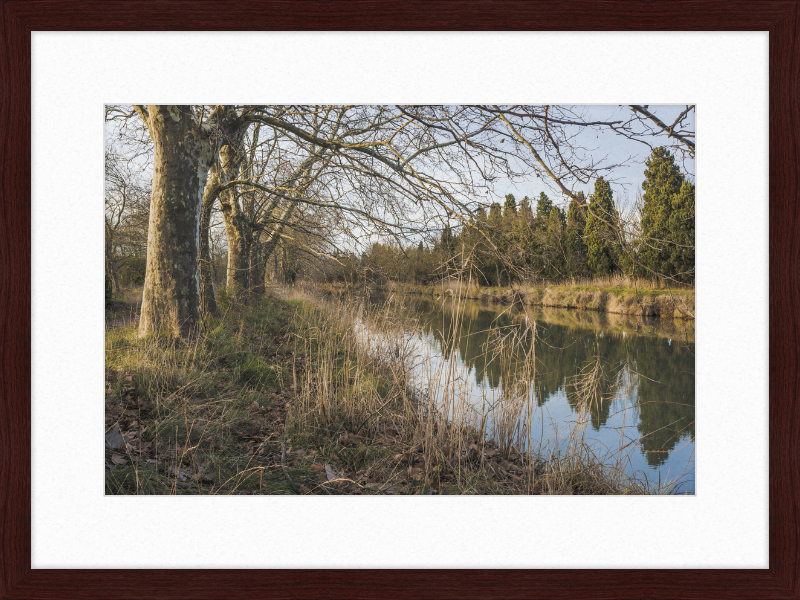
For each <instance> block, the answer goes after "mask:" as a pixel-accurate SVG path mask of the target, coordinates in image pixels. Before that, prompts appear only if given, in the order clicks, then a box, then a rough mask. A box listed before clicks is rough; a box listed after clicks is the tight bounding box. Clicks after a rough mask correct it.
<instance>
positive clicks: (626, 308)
mask: <svg viewBox="0 0 800 600" xmlns="http://www.w3.org/2000/svg"><path fill="white" fill-rule="evenodd" d="M383 287H384V288H386V289H389V290H392V291H396V292H399V293H405V294H421V295H426V296H432V297H436V298H438V297H441V296H444V295H458V294H460V295H461V297H462V298H466V299H468V300H479V301H481V302H486V303H489V304H516V303H519V304H522V305H524V306H540V307H546V308H576V309H581V310H591V311H597V312H604V313H611V314H622V315H636V316H645V317H670V318H675V319H694V313H695V307H694V289H669V288H664V287H659V285H658V284H656V283H654V282H652V281H648V280H631V279H629V278H612V279H606V280H586V281H580V280H579V281H573V282H569V283H564V284H559V285H546V286H545V285H542V286H535V285H526V284H521V285H517V286H513V287H481V286H478V285H474V284H472V285H468V284H466V283H464V282H457V281H453V282H445V283H442V284H439V285H413V284H404V283H394V282H390V283H388V284H386V285H384V286H383ZM328 288H329V289H330V290H331V291H338V292H339V293H341V292H342V291H343V290H344V286H342V285H335V284H334V285H329V286H328Z"/></svg>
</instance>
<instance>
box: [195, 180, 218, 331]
mask: <svg viewBox="0 0 800 600" xmlns="http://www.w3.org/2000/svg"><path fill="white" fill-rule="evenodd" d="M221 186H222V180H221V179H220V172H219V169H218V168H216V167H212V168H211V172H210V174H209V177H208V183H207V184H206V187H205V190H204V192H203V204H202V207H201V209H200V250H199V251H200V258H199V260H200V264H199V265H198V268H199V270H200V314H201V315H210V316H217V315H219V308H218V307H217V296H216V293H215V290H214V276H213V273H212V272H211V250H210V247H209V242H208V228H209V226H210V224H211V210H212V209H213V208H214V202H215V201H216V200H217V196H218V195H219V188H220V187H221Z"/></svg>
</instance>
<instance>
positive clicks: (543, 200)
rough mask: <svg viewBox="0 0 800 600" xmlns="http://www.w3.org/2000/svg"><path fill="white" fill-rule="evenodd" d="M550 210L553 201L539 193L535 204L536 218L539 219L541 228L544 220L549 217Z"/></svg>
mask: <svg viewBox="0 0 800 600" xmlns="http://www.w3.org/2000/svg"><path fill="white" fill-rule="evenodd" d="M551 210H553V201H552V200H550V198H548V197H547V194H545V193H544V192H542V193H540V194H539V200H538V201H537V202H536V217H537V218H538V219H541V225H542V226H544V220H545V219H547V217H548V216H550V211H551Z"/></svg>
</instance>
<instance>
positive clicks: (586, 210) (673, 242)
mask: <svg viewBox="0 0 800 600" xmlns="http://www.w3.org/2000/svg"><path fill="white" fill-rule="evenodd" d="M644 177H645V179H644V182H643V184H642V188H643V192H644V193H643V195H641V196H640V197H639V200H638V202H637V205H636V207H634V209H633V210H631V211H629V212H628V213H627V214H623V213H622V211H620V210H619V209H618V208H617V205H616V203H615V201H614V194H613V191H612V189H611V186H610V185H609V183H608V182H607V181H606V180H605V179H604V178H602V177H599V178H598V179H596V180H595V184H594V192H593V193H591V194H590V195H589V197H588V198H585V196H584V194H583V192H578V193H577V194H576V197H575V198H571V199H569V202H568V203H565V204H566V205H565V206H564V207H562V206H558V205H557V204H554V203H553V201H552V200H550V198H549V197H548V195H547V194H546V193H544V192H541V194H540V195H539V197H538V198H537V199H536V202H535V204H534V202H532V201H531V200H530V199H529V198H528V197H527V196H526V197H525V198H523V199H522V201H521V202H520V204H519V205H517V200H516V198H515V197H514V195H513V194H507V195H506V197H505V203H504V204H503V206H501V205H500V204H499V203H497V202H495V203H492V204H491V206H490V207H489V211H488V213H487V211H486V210H485V208H483V207H481V208H479V209H478V211H477V213H476V214H475V215H474V217H472V218H471V219H470V221H469V223H467V224H466V225H464V226H462V227H459V229H458V230H457V231H454V230H453V229H452V228H451V227H450V226H449V225H445V227H444V228H443V229H442V231H441V234H440V237H439V239H437V240H435V242H434V243H432V244H430V245H428V246H426V245H425V244H423V242H419V243H418V244H417V245H416V246H415V245H413V244H410V245H407V246H405V247H403V246H401V245H399V244H397V243H391V242H390V243H379V242H376V243H374V244H372V245H371V247H370V248H369V249H368V251H366V252H364V253H363V254H362V255H361V256H360V257H355V256H352V255H351V256H348V257H347V258H346V260H345V261H343V264H342V268H341V269H340V270H339V271H338V273H337V278H338V279H340V280H345V281H353V280H354V279H357V278H358V277H359V275H361V276H362V277H363V278H365V279H368V280H373V281H383V280H387V279H391V280H396V281H403V282H414V283H431V282H434V281H439V280H441V279H443V278H446V277H448V276H456V275H458V276H464V277H469V278H471V279H472V280H473V281H476V282H478V283H480V284H481V285H489V286H502V285H510V284H512V283H514V282H519V281H546V282H558V281H562V280H566V279H572V278H587V277H606V276H609V275H614V274H617V273H624V274H626V275H631V276H637V277H659V278H663V277H668V278H672V279H675V280H676V281H678V282H681V283H693V282H694V185H693V184H692V183H691V182H690V181H688V180H687V179H686V177H685V176H684V175H683V174H682V173H681V172H680V169H679V167H678V165H677V164H676V162H675V157H674V155H672V154H671V153H670V152H669V151H668V150H667V149H666V148H664V147H657V148H655V149H654V150H653V152H652V153H651V155H650V156H649V157H648V159H647V161H646V169H645V172H644Z"/></svg>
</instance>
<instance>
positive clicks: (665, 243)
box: [639, 146, 694, 281]
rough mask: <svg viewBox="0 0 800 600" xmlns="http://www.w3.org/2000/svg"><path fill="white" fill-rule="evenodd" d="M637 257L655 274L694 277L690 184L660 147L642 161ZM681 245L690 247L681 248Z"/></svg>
mask: <svg viewBox="0 0 800 600" xmlns="http://www.w3.org/2000/svg"><path fill="white" fill-rule="evenodd" d="M645 165H646V168H645V172H644V176H645V180H644V182H643V183H642V189H644V196H643V198H642V199H643V201H644V204H643V207H642V235H643V237H644V239H643V240H642V244H641V249H640V252H639V260H640V261H641V262H642V263H643V264H644V265H645V266H646V267H648V268H649V269H651V270H652V271H654V272H655V273H658V274H663V275H667V276H674V277H676V278H679V279H681V280H683V281H691V280H693V279H694V186H693V185H692V184H691V183H689V182H687V181H686V180H685V178H684V176H683V175H682V174H681V172H680V169H679V168H678V165H676V164H675V157H674V156H673V155H672V154H671V153H670V152H669V151H668V150H667V149H666V148H664V147H663V146H661V147H658V148H656V149H654V150H653V152H652V154H651V155H650V157H649V158H648V159H647V162H646V163H645ZM682 246H691V248H684V247H682Z"/></svg>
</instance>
